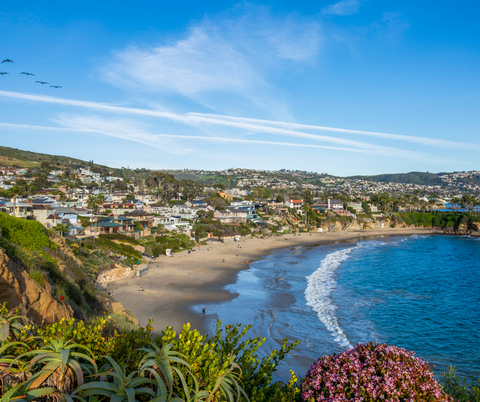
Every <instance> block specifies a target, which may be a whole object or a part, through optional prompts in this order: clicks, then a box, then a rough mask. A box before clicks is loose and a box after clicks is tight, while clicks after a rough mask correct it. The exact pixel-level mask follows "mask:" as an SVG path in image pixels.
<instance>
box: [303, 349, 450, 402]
mask: <svg viewBox="0 0 480 402" xmlns="http://www.w3.org/2000/svg"><path fill="white" fill-rule="evenodd" d="M302 397H303V399H304V401H310V400H312V398H313V400H315V401H324V402H342V401H365V402H373V401H378V400H384V401H405V402H406V401H425V402H434V401H435V402H440V401H453V399H452V398H451V397H450V396H448V395H446V394H445V393H444V392H443V391H442V388H441V386H440V385H439V384H438V382H437V381H436V380H435V379H434V378H433V373H432V371H431V370H430V366H429V364H428V363H427V362H426V361H424V360H422V359H420V358H418V357H415V354H414V353H413V352H407V351H406V350H405V349H402V348H397V347H395V346H388V345H385V344H375V343H367V344H364V345H362V344H358V345H357V346H356V347H355V348H353V349H349V350H346V351H345V352H343V353H340V354H338V355H336V354H334V355H331V356H324V357H321V358H319V359H318V361H317V362H316V363H314V364H313V365H312V367H310V370H308V372H307V375H306V377H305V381H304V383H303V384H302Z"/></svg>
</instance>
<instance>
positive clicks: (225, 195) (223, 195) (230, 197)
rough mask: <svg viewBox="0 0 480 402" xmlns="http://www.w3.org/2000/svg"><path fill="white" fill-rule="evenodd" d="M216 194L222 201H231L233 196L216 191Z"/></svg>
mask: <svg viewBox="0 0 480 402" xmlns="http://www.w3.org/2000/svg"><path fill="white" fill-rule="evenodd" d="M217 194H218V195H219V196H220V197H222V198H223V199H224V200H227V201H233V195H232V194H228V193H226V192H225V191H217Z"/></svg>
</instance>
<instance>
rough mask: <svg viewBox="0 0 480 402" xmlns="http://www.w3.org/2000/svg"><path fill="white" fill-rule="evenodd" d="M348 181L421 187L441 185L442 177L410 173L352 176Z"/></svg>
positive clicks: (431, 174)
mask: <svg viewBox="0 0 480 402" xmlns="http://www.w3.org/2000/svg"><path fill="white" fill-rule="evenodd" d="M348 179H358V180H368V181H374V182H384V183H407V184H419V185H434V184H441V183H442V181H441V179H440V176H439V175H438V174H435V173H425V172H410V173H393V174H379V175H375V176H350V177H348Z"/></svg>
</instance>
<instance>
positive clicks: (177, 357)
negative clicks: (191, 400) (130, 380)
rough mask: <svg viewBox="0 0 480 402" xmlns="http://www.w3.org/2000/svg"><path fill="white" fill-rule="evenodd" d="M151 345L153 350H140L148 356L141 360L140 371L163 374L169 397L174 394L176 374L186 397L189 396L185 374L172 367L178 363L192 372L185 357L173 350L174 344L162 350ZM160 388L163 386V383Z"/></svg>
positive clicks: (165, 346)
mask: <svg viewBox="0 0 480 402" xmlns="http://www.w3.org/2000/svg"><path fill="white" fill-rule="evenodd" d="M150 345H151V348H140V349H138V350H141V351H144V352H146V355H145V356H143V358H142V359H141V360H140V363H139V371H140V372H141V373H145V372H146V371H149V372H152V370H154V371H155V372H157V373H161V374H162V376H163V378H164V379H165V381H166V384H165V385H166V387H167V388H168V394H169V395H172V392H173V386H174V374H175V375H176V376H177V377H178V378H179V380H180V382H181V383H182V387H183V390H184V393H185V395H188V387H187V385H186V381H185V378H184V376H183V374H182V373H181V371H180V370H179V369H178V368H176V367H175V366H172V363H178V364H181V365H183V366H185V367H186V368H187V369H188V370H190V365H189V364H188V363H187V362H186V361H185V360H184V358H185V356H184V355H182V354H181V353H179V352H175V351H174V350H171V349H172V347H173V345H172V344H168V345H164V346H163V347H162V348H159V347H158V346H157V345H155V344H154V343H150ZM149 369H151V370H149ZM160 386H163V381H162V382H161V384H160ZM165 393H166V392H165Z"/></svg>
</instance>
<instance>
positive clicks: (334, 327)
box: [305, 247, 355, 348]
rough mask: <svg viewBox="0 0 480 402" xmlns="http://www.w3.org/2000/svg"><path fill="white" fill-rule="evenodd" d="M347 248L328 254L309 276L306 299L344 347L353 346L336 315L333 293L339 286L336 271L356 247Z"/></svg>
mask: <svg viewBox="0 0 480 402" xmlns="http://www.w3.org/2000/svg"><path fill="white" fill-rule="evenodd" d="M354 248H355V247H352V248H347V249H343V250H339V251H334V252H333V253H330V254H328V255H327V256H326V257H325V258H324V259H323V260H322V263H321V264H320V267H319V268H318V269H317V270H316V271H315V272H314V273H313V274H311V275H310V276H307V289H306V290H305V299H306V301H307V305H308V306H310V307H311V308H312V309H313V310H314V311H315V312H316V313H317V316H318V318H319V319H320V321H321V322H322V323H323V325H325V327H326V328H327V330H328V331H330V333H331V335H332V336H333V338H334V340H335V341H336V342H338V343H339V344H340V346H342V347H344V348H353V345H352V344H351V343H350V341H349V340H348V338H347V335H346V334H345V333H344V332H343V330H342V328H340V325H339V323H338V317H337V315H336V313H335V312H336V310H337V306H336V305H335V304H334V303H333V300H332V293H333V291H334V290H335V288H336V287H337V282H336V280H335V271H336V270H337V268H338V267H339V266H340V265H341V264H342V263H343V262H344V261H346V260H347V259H348V258H350V252H351V251H352V250H353V249H354Z"/></svg>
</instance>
